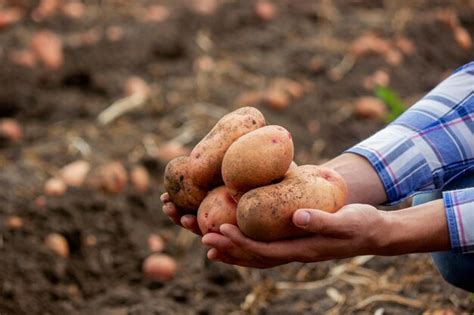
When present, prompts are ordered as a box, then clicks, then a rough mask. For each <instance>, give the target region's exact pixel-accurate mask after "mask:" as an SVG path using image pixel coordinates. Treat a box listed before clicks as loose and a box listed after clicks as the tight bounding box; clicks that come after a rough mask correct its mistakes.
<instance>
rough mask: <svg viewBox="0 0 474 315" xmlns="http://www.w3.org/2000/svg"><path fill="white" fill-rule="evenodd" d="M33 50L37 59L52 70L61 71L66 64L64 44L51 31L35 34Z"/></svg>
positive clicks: (31, 45) (32, 42) (32, 43)
mask: <svg viewBox="0 0 474 315" xmlns="http://www.w3.org/2000/svg"><path fill="white" fill-rule="evenodd" d="M30 47H31V50H32V51H33V52H34V53H35V55H36V57H37V58H38V59H39V60H41V62H42V63H43V64H44V65H45V66H46V67H47V68H49V69H51V70H57V69H59V68H60V67H61V66H62V65H63V63H64V54H63V42H62V40H61V38H59V36H58V35H56V34H55V33H53V32H51V31H39V32H36V33H34V34H33V36H32V38H31V42H30Z"/></svg>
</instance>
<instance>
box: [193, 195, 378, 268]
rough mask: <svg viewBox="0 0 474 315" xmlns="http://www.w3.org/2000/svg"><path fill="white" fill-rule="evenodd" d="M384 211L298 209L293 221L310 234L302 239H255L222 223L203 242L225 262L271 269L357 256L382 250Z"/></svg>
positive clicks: (350, 207)
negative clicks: (270, 240)
mask: <svg viewBox="0 0 474 315" xmlns="http://www.w3.org/2000/svg"><path fill="white" fill-rule="evenodd" d="M386 221H387V220H386V218H385V212H384V211H380V210H377V209H376V208H374V207H373V206H370V205H363V204H352V205H348V206H345V207H343V208H342V209H340V210H339V211H338V212H336V213H327V212H324V211H320V210H314V209H300V210H298V211H296V212H295V213H294V215H293V223H294V224H295V225H296V226H298V227H300V228H301V229H304V230H306V231H308V232H312V233H313V234H312V235H310V236H307V237H303V238H297V239H291V240H281V241H274V242H257V241H254V240H251V239H249V238H247V237H245V236H244V235H243V234H242V233H241V232H240V230H239V228H238V227H236V226H234V225H231V224H224V225H222V226H221V227H220V231H221V233H222V235H221V234H217V233H209V234H206V235H205V236H204V237H203V238H202V243H203V244H204V245H208V246H210V247H211V249H210V250H209V251H208V253H207V256H208V258H209V259H211V260H215V261H222V262H224V263H228V264H233V265H239V266H245V267H254V268H270V267H274V266H278V265H283V264H286V263H290V262H295V261H298V262H317V261H324V260H331V259H339V258H347V257H353V256H357V255H366V254H377V253H379V251H380V250H381V249H382V244H383V240H384V237H385V233H386V232H387V231H386V229H385V227H387V222H386Z"/></svg>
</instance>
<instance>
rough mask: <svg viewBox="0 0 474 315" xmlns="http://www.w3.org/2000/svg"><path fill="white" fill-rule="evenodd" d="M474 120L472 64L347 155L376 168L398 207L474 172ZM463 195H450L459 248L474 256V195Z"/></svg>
mask: <svg viewBox="0 0 474 315" xmlns="http://www.w3.org/2000/svg"><path fill="white" fill-rule="evenodd" d="M473 121H474V62H471V63H469V64H467V65H464V66H463V67H461V68H459V69H458V70H456V71H455V72H454V73H453V74H452V75H451V76H450V77H449V78H447V79H446V80H444V81H443V82H442V83H440V84H439V85H438V86H437V87H435V88H434V89H433V90H432V91H431V92H430V93H428V94H427V95H426V96H425V97H423V98H422V99H421V100H419V101H418V102H417V103H415V104H414V105H413V106H412V107H411V108H410V109H409V110H407V111H406V112H405V113H404V114H403V115H401V116H400V117H399V118H398V119H397V120H395V121H394V122H392V123H391V124H390V125H388V126H387V127H386V128H384V129H382V130H381V131H379V132H378V133H376V134H375V135H373V136H372V137H370V138H368V139H367V140H365V141H363V142H361V143H359V144H358V145H356V146H354V147H352V148H350V149H349V150H347V152H350V153H355V154H359V155H361V156H363V157H365V158H366V159H367V160H368V161H369V162H370V163H371V164H372V166H373V167H374V169H375V170H376V171H377V173H378V175H379V177H380V179H381V181H382V183H383V185H384V188H385V191H386V193H387V198H388V203H396V202H398V201H400V200H403V199H404V198H406V197H408V196H410V195H412V194H414V193H416V192H420V191H429V190H433V189H442V188H443V187H444V186H445V185H446V184H447V183H448V182H449V181H451V180H453V179H454V178H456V177H457V176H460V175H461V174H463V173H465V172H467V171H469V170H474V123H473ZM457 194H458V193H457V192H450V193H446V194H445V195H444V196H445V198H444V200H445V204H446V215H447V218H448V222H449V230H450V235H451V241H452V242H454V243H453V244H452V245H453V249H455V250H460V251H463V252H466V251H469V252H470V251H474V248H473V246H474V245H473V244H474V208H473V201H472V199H473V198H474V197H473V194H474V192H473V191H472V190H470V191H468V192H464V191H462V190H461V192H460V193H459V195H457ZM461 195H462V198H461ZM456 198H458V199H457V200H458V201H456ZM447 200H448V201H449V203H448V201H447ZM469 200H471V201H469ZM454 223H456V224H454ZM462 231H464V232H462ZM462 237H464V240H465V241H463V238H462Z"/></svg>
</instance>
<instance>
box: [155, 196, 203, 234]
mask: <svg viewBox="0 0 474 315" xmlns="http://www.w3.org/2000/svg"><path fill="white" fill-rule="evenodd" d="M160 199H161V202H163V208H162V209H163V212H164V213H165V214H166V215H167V216H168V217H169V218H170V219H171V220H172V221H173V222H174V223H175V224H177V225H179V226H182V227H183V228H185V229H187V230H189V231H191V232H193V233H195V234H197V235H202V234H201V230H200V229H199V226H198V223H197V218H196V216H195V215H192V214H185V215H183V214H182V212H181V211H180V209H178V207H176V205H175V204H174V203H172V202H171V199H170V196H169V195H168V193H164V194H162V195H161V196H160Z"/></svg>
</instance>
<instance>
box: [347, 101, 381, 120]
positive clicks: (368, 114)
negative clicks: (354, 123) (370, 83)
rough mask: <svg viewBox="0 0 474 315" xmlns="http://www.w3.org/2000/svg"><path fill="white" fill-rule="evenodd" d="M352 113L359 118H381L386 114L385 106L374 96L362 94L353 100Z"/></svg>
mask: <svg viewBox="0 0 474 315" xmlns="http://www.w3.org/2000/svg"><path fill="white" fill-rule="evenodd" d="M354 113H355V115H356V116H357V117H360V118H368V119H380V120H382V119H384V118H385V117H386V116H387V107H386V106H385V104H384V103H383V102H382V101H381V100H380V99H378V98H376V97H373V96H363V97H360V98H358V99H357V100H356V101H355V102H354Z"/></svg>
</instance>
